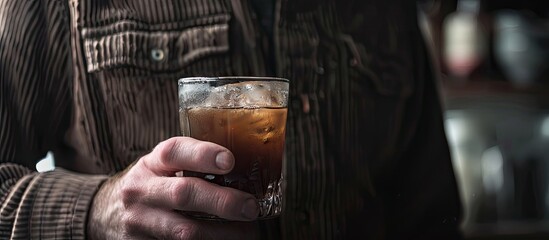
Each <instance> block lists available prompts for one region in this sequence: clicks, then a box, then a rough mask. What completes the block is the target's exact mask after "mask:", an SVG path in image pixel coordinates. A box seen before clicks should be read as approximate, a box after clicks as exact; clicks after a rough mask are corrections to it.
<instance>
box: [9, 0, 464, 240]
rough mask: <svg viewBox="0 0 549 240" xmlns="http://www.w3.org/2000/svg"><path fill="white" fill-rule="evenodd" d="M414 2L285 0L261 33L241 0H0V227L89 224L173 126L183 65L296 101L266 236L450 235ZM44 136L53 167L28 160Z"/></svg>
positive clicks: (436, 121)
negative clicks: (100, 196) (120, 175)
mask: <svg viewBox="0 0 549 240" xmlns="http://www.w3.org/2000/svg"><path fill="white" fill-rule="evenodd" d="M415 10H416V8H415V3H414V2H413V1H409V0H383V1H381V0H362V1H354V0H337V1H336V0H321V1H313V0H300V1H297V0H296V1H287V0H279V1H277V2H276V5H275V15H274V24H273V29H272V30H273V31H272V32H273V35H272V37H270V36H269V35H268V34H265V32H264V31H260V30H259V29H260V28H261V26H260V25H259V23H257V22H256V21H255V20H254V19H255V17H254V16H255V14H254V10H253V7H251V6H250V4H249V3H248V1H242V0H180V1H164V0H160V1H159V0H140V1H122V0H102V1H98V0H17V1H12V0H0V239H42V238H43V239H84V238H85V236H86V233H85V229H86V219H87V214H88V209H89V206H90V202H91V200H92V199H93V196H94V193H95V192H96V190H97V189H98V186H100V184H101V183H102V182H103V181H104V180H105V179H106V178H107V177H108V176H110V175H112V174H114V173H116V172H119V171H121V170H123V169H124V168H125V167H127V166H128V165H129V164H131V163H132V162H134V161H135V160H137V159H139V157H140V156H143V155H144V154H146V153H148V152H149V151H150V150H151V149H152V148H153V147H154V146H155V145H156V144H157V143H159V142H160V141H162V140H165V139H167V138H169V137H172V136H176V135H179V124H178V110H177V109H178V101H177V84H176V81H177V79H179V78H181V77H186V76H231V75H254V76H264V75H268V74H269V73H274V75H276V76H279V77H285V78H288V79H290V80H291V84H290V85H291V89H290V91H291V96H290V98H291V101H290V104H289V116H288V131H287V146H286V148H287V154H286V157H287V162H288V164H287V179H288V186H287V192H286V207H285V213H284V214H283V216H282V217H280V218H278V219H276V220H272V221H268V222H263V224H262V230H263V231H264V233H265V236H267V237H270V238H275V239H277V238H284V239H345V238H348V237H352V236H354V237H356V236H358V237H360V238H364V239H406V238H409V239H426V238H427V239H430V238H432V239H454V238H459V236H460V235H459V230H458V226H459V221H460V203H459V197H458V194H457V187H456V182H455V178H454V173H453V170H452V165H451V161H450V157H449V151H448V146H447V143H446V139H445V136H444V131H443V124H442V117H441V116H442V114H441V109H440V104H439V99H438V97H437V94H436V85H435V81H434V77H433V75H432V74H431V68H430V64H429V61H428V59H427V54H426V50H425V46H424V45H423V41H422V39H421V35H420V32H419V30H418V28H417V21H416V15H415V14H416V13H415ZM269 38H270V39H269ZM266 40H270V41H267V42H271V43H272V48H271V49H272V51H265V49H264V48H262V47H261V44H262V43H263V42H265V41H266ZM159 52H161V53H162V54H161V55H162V56H161V57H159V55H158V53H159ZM269 59H273V60H274V63H273V64H268V63H269V62H272V60H269ZM48 151H51V152H53V153H54V155H55V163H56V167H57V168H56V170H55V171H51V172H46V173H37V172H36V171H34V170H33V169H34V166H35V164H36V162H37V161H38V160H39V159H41V158H42V157H43V156H45V154H46V153H47V152H48Z"/></svg>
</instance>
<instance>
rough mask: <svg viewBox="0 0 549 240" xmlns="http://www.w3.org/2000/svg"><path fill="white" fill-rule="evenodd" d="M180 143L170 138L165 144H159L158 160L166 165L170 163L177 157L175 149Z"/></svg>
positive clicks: (157, 150)
mask: <svg viewBox="0 0 549 240" xmlns="http://www.w3.org/2000/svg"><path fill="white" fill-rule="evenodd" d="M177 144H178V141H177V139H176V138H170V139H168V140H166V141H164V142H161V143H160V144H158V146H157V148H156V149H155V150H156V154H157V156H158V159H159V160H160V161H161V162H162V163H164V164H166V163H169V162H170V161H171V160H172V159H173V156H174V155H175V149H176V148H177Z"/></svg>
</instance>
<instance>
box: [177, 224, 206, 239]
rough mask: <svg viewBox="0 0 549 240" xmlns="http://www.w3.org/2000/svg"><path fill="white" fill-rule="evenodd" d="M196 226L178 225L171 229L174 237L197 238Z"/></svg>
mask: <svg viewBox="0 0 549 240" xmlns="http://www.w3.org/2000/svg"><path fill="white" fill-rule="evenodd" d="M199 233H200V231H198V227H196V226H195V225H192V224H187V225H179V226H176V227H174V228H173V229H172V234H173V236H174V239H199Z"/></svg>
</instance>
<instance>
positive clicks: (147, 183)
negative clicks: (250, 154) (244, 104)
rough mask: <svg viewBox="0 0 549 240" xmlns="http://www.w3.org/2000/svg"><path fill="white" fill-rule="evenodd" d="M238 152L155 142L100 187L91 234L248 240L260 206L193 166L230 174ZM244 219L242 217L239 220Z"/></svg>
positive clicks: (182, 141) (188, 141)
mask: <svg viewBox="0 0 549 240" xmlns="http://www.w3.org/2000/svg"><path fill="white" fill-rule="evenodd" d="M233 166H234V157H233V155H232V154H231V153H230V152H229V150H227V149H226V148H224V147H222V146H219V145H216V144H214V143H209V142H202V141H198V140H195V139H192V138H186V137H175V138H171V139H169V140H166V141H164V142H162V143H160V144H158V145H157V146H156V148H155V149H154V150H153V151H152V152H151V153H149V154H148V155H145V156H143V157H142V158H141V159H139V160H138V161H137V162H136V163H135V164H134V165H132V166H130V167H128V169H126V170H125V171H123V172H121V173H119V174H118V175H116V176H114V177H112V178H111V179H109V180H108V181H107V182H105V184H103V186H102V187H101V188H100V189H99V191H98V193H97V194H96V196H95V198H94V201H93V205H92V207H91V210H90V216H89V221H88V233H87V236H88V237H89V238H90V239H248V238H254V237H255V235H256V232H255V231H253V230H255V224H254V223H250V222H242V221H252V220H255V219H256V218H257V215H258V214H259V209H258V205H257V202H256V200H255V198H254V197H253V196H252V195H251V194H248V193H245V192H242V191H239V190H236V189H232V188H227V187H222V186H219V185H215V184H212V183H209V182H207V181H204V180H202V179H199V178H193V177H176V176H175V173H177V172H180V171H183V170H189V171H196V172H203V173H211V174H226V173H228V172H229V171H231V169H232V168H233ZM180 211H194V212H205V213H209V214H213V215H216V216H219V217H221V218H224V219H228V220H236V222H216V221H201V220H196V219H190V218H187V217H186V216H185V215H183V214H181V213H180ZM238 221H240V222H238Z"/></svg>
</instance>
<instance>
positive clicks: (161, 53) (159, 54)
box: [151, 48, 166, 62]
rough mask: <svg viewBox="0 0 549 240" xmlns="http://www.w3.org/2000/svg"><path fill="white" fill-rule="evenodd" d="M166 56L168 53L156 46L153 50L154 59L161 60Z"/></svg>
mask: <svg viewBox="0 0 549 240" xmlns="http://www.w3.org/2000/svg"><path fill="white" fill-rule="evenodd" d="M165 57H166V54H164V50H162V49H158V48H155V49H153V50H151V58H152V60H154V61H157V62H161V61H163V60H164V58H165Z"/></svg>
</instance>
